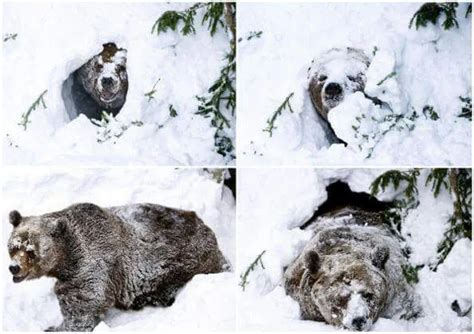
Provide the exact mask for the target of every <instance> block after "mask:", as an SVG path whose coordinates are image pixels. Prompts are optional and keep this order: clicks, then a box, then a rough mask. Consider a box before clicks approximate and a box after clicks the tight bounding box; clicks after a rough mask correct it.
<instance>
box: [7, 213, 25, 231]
mask: <svg viewBox="0 0 474 334" xmlns="http://www.w3.org/2000/svg"><path fill="white" fill-rule="evenodd" d="M21 218H22V217H21V214H20V213H19V212H18V211H16V210H13V211H12V212H10V214H9V215H8V219H9V221H10V224H12V225H13V226H14V227H17V226H18V225H20V223H21Z"/></svg>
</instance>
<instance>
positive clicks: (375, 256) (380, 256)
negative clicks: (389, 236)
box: [371, 246, 390, 269]
mask: <svg viewBox="0 0 474 334" xmlns="http://www.w3.org/2000/svg"><path fill="white" fill-rule="evenodd" d="M389 255H390V251H389V249H388V247H387V246H377V247H376V248H375V249H374V251H373V252H372V255H371V258H372V264H373V265H374V266H376V267H377V268H379V269H383V267H384V266H385V263H387V260H388V257H389Z"/></svg>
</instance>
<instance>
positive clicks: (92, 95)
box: [62, 43, 128, 120]
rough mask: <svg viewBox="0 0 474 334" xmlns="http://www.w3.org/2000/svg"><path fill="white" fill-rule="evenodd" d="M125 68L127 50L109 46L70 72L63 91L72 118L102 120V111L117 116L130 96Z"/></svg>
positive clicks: (109, 44)
mask: <svg viewBox="0 0 474 334" xmlns="http://www.w3.org/2000/svg"><path fill="white" fill-rule="evenodd" d="M126 65H127V50H125V49H122V48H117V46H116V45H115V43H106V44H104V45H103V50H102V52H100V53H99V54H97V55H95V56H94V57H92V58H91V59H90V60H89V61H87V63H85V64H84V65H82V66H81V67H80V68H78V69H77V70H76V71H74V72H73V73H71V75H70V76H69V78H68V79H67V80H66V81H65V82H64V84H63V89H62V96H63V100H64V102H65V106H66V111H67V113H68V115H69V118H70V119H71V120H72V119H74V118H76V117H77V116H79V114H84V115H86V116H87V117H88V118H90V119H95V120H101V118H102V113H103V112H106V113H108V114H111V115H112V116H114V117H115V116H116V115H117V114H118V113H119V111H120V109H122V107H123V105H124V103H125V100H126V97H127V91H128V75H127V68H126Z"/></svg>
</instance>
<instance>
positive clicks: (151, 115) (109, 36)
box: [2, 3, 235, 166]
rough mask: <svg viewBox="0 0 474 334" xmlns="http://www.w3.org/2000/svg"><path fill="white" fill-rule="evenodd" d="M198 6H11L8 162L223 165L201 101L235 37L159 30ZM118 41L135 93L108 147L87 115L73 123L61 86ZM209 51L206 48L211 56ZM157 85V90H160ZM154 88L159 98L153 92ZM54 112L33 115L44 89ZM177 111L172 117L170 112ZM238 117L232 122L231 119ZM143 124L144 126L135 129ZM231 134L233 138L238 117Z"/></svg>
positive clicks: (7, 27)
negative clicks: (170, 17)
mask: <svg viewBox="0 0 474 334" xmlns="http://www.w3.org/2000/svg"><path fill="white" fill-rule="evenodd" d="M187 7H189V4H165V3H141V4H138V3H137V4H134V3H103V4H96V3H67V4H64V3H49V4H45V3H38V4H34V3H6V4H4V6H3V31H4V32H5V33H7V32H12V33H13V32H14V33H17V34H18V36H17V38H16V39H15V40H9V41H8V42H5V43H3V64H4V65H5V66H3V71H4V72H3V83H4V85H3V86H4V87H3V96H5V98H4V99H3V104H2V108H3V110H8V112H5V113H4V117H3V119H2V122H3V126H4V136H5V137H4V141H3V148H4V150H3V151H4V153H3V156H4V161H5V163H6V164H10V165H12V164H14V165H18V164H27V165H29V164H35V165H38V164H42V165H44V164H47V165H76V166H77V165H96V166H97V165H150V164H153V165H200V166H203V165H224V164H226V163H230V164H232V163H233V161H225V159H224V158H223V156H221V155H220V154H218V153H216V151H215V148H214V134H215V128H213V127H212V126H211V123H210V119H209V118H204V117H202V116H200V115H196V114H195V112H196V111H197V106H198V101H197V99H196V98H195V97H196V95H198V96H202V95H205V94H206V93H207V89H208V88H209V87H210V86H211V84H212V83H213V82H214V81H215V80H216V79H217V78H218V76H219V71H220V68H221V67H222V66H223V65H224V63H225V62H224V61H223V58H224V56H225V54H226V52H227V49H228V46H229V42H228V36H227V34H226V33H225V32H223V31H220V30H219V31H218V32H217V33H216V34H215V35H214V37H211V36H210V34H209V32H208V31H207V26H201V25H200V22H201V15H202V13H200V12H198V14H197V15H198V16H197V17H196V19H195V22H196V34H195V35H192V36H187V37H183V36H181V35H180V34H179V33H176V32H172V31H168V32H166V33H164V34H160V35H159V36H157V35H156V34H151V28H152V26H153V24H154V22H155V20H156V19H158V18H159V17H160V15H161V14H163V13H164V12H165V11H166V10H172V9H178V10H182V9H185V8H187ZM108 42H115V43H116V44H117V47H119V48H124V49H126V50H127V72H128V78H129V90H128V94H127V100H126V102H125V105H124V106H123V108H122V110H121V111H120V113H119V115H118V116H117V122H119V123H120V124H122V125H126V126H128V130H126V131H119V132H118V133H119V134H120V133H122V132H123V134H121V136H120V137H115V136H113V137H112V138H111V139H110V140H107V141H105V142H99V141H98V139H101V138H102V136H101V133H100V129H99V128H98V127H97V126H95V125H93V124H92V123H91V122H90V121H89V120H88V119H87V118H84V117H78V118H76V119H74V120H73V121H70V120H69V116H68V115H67V112H66V109H65V105H64V103H65V102H64V101H63V99H62V96H61V87H62V84H63V82H64V80H66V79H67V77H68V76H69V74H70V73H71V72H73V71H74V70H76V69H77V68H78V67H80V66H81V65H82V64H84V63H85V62H86V61H88V60H89V59H90V58H91V57H92V56H94V55H96V54H98V53H99V52H101V51H102V44H104V43H108ZM203 50H206V52H202V51H203ZM155 83H156V86H154V85H155ZM152 89H155V90H156V93H155V94H154V98H153V99H151V100H149V99H148V97H146V96H145V94H146V93H148V92H150V91H151V90H152ZM45 90H47V93H46V94H45V95H44V101H45V104H46V106H47V107H46V108H45V109H44V108H43V107H42V106H40V107H39V108H37V109H36V110H34V111H33V112H32V113H31V116H30V121H31V122H30V123H29V124H28V125H27V129H26V130H24V129H23V127H21V126H19V125H18V123H19V122H20V119H21V115H22V114H23V113H25V112H26V111H27V110H28V108H29V107H30V106H31V105H32V103H33V102H34V101H35V100H36V99H37V98H38V96H39V95H40V94H41V92H43V91H45ZM170 105H173V107H174V108H175V109H176V111H177V114H178V115H177V116H176V117H171V116H170V111H169V107H170ZM229 118H231V117H230V116H229ZM137 121H141V122H143V126H133V125H130V124H131V123H132V122H137ZM230 123H231V126H232V128H231V129H230V130H229V131H228V135H229V136H230V137H231V138H233V137H234V134H233V131H234V130H233V129H234V123H235V120H234V119H230Z"/></svg>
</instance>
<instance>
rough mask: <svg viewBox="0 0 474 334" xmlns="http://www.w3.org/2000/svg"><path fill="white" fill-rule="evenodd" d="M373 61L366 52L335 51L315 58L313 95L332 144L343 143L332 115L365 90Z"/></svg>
mask: <svg viewBox="0 0 474 334" xmlns="http://www.w3.org/2000/svg"><path fill="white" fill-rule="evenodd" d="M369 65H370V59H369V57H367V55H366V54H365V53H364V51H363V50H360V49H355V48H350V47H346V48H333V49H330V50H328V51H326V52H324V53H322V54H321V55H320V56H319V57H317V59H314V60H313V62H312V64H311V67H310V68H309V69H308V79H309V88H308V91H309V96H310V98H311V102H312V103H313V106H314V108H315V109H316V115H318V116H319V119H320V123H321V125H322V126H323V129H324V131H325V133H326V137H327V138H328V140H329V141H330V142H331V143H342V144H346V143H345V142H344V141H342V140H341V139H339V138H338V137H337V136H336V134H335V133H334V130H333V128H332V127H331V124H330V123H329V119H328V114H329V112H330V111H331V109H333V108H335V107H336V106H337V105H339V104H340V103H341V102H343V101H344V99H345V98H346V97H347V95H349V94H353V93H355V92H358V91H361V92H363V91H364V88H365V84H366V81H367V78H366V76H365V74H366V72H367V69H368V68H369Z"/></svg>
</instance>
